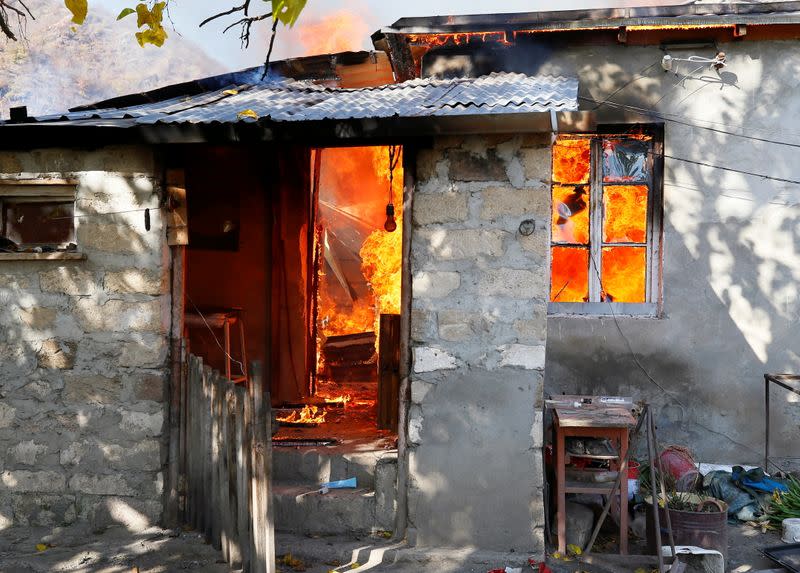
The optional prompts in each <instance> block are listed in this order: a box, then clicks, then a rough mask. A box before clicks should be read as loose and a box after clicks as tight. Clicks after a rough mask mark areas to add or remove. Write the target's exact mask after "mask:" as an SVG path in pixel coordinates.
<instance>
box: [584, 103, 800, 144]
mask: <svg viewBox="0 0 800 573" xmlns="http://www.w3.org/2000/svg"><path fill="white" fill-rule="evenodd" d="M578 99H581V100H584V101H587V102H590V103H596V104H602V105H607V106H610V107H616V108H621V109H629V110H631V111H636V112H639V113H642V114H646V115H652V116H654V117H656V118H658V119H662V120H664V121H668V122H670V123H677V124H680V125H684V126H687V127H694V128H697V129H705V130H707V131H712V132H714V133H720V134H723V135H730V136H733V137H741V138H743V139H749V140H751V141H759V142H762V143H772V144H775V145H785V146H787V147H800V143H792V142H789V141H784V140H780V139H771V138H767V137H756V136H753V135H745V134H744V133H736V132H734V131H728V130H725V129H720V128H716V127H708V126H705V125H698V124H696V123H692V122H691V121H682V120H681V119H675V117H683V116H676V115H674V114H670V113H665V112H659V111H656V110H653V109H647V108H643V107H637V106H633V105H627V104H622V103H617V102H611V101H603V102H600V101H598V100H596V99H593V98H589V97H585V96H578ZM595 109H597V108H595ZM699 121H705V120H699ZM708 123H716V124H718V125H725V124H720V123H719V122H711V121H709V122H708ZM796 135H797V136H798V137H800V134H796Z"/></svg>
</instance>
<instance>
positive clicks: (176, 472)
mask: <svg viewBox="0 0 800 573" xmlns="http://www.w3.org/2000/svg"><path fill="white" fill-rule="evenodd" d="M184 249H185V247H171V249H170V250H171V251H172V253H171V254H172V266H171V271H170V283H171V289H170V290H171V295H172V316H171V322H172V327H171V329H170V342H171V344H170V359H171V363H172V368H171V374H170V384H169V463H168V466H167V487H166V494H167V499H166V507H165V508H164V521H165V523H166V524H167V527H177V525H178V483H179V481H180V458H181V449H180V442H181V393H182V384H181V382H182V380H183V376H182V365H183V353H182V352H181V341H182V339H183V288H184V280H185V273H184V268H185V266H184V253H185V251H184Z"/></svg>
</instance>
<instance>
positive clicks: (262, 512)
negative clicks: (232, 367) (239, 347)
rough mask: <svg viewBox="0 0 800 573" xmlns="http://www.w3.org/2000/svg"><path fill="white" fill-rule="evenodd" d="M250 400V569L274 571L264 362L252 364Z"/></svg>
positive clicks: (255, 572) (252, 572) (258, 572)
mask: <svg viewBox="0 0 800 573" xmlns="http://www.w3.org/2000/svg"><path fill="white" fill-rule="evenodd" d="M251 372H252V375H251V377H250V401H251V403H252V408H253V417H252V422H253V425H252V428H251V430H252V445H251V448H250V451H251V459H252V464H253V467H252V476H251V478H250V484H251V485H250V487H251V498H252V502H251V504H250V514H251V516H250V518H251V520H252V524H253V527H252V540H251V545H250V547H251V549H250V573H274V571H275V535H274V525H273V516H272V513H273V508H272V483H271V482H272V431H271V418H272V414H271V412H270V409H271V408H270V398H269V392H266V391H265V384H264V378H263V376H262V373H261V363H260V362H258V361H255V362H253V363H252V366H251Z"/></svg>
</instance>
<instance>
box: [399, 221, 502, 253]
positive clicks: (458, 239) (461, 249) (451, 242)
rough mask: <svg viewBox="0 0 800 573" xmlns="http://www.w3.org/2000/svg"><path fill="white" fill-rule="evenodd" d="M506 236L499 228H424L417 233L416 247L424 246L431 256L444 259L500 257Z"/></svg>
mask: <svg viewBox="0 0 800 573" xmlns="http://www.w3.org/2000/svg"><path fill="white" fill-rule="evenodd" d="M506 236H507V233H506V232H505V231H500V230H498V229H491V230H483V229H444V228H441V227H439V228H432V229H423V230H421V231H418V232H417V233H416V234H415V241H417V243H416V245H415V249H417V250H419V249H423V248H424V249H426V250H427V253H428V254H429V255H430V256H431V257H433V258H435V259H439V260H443V261H448V260H459V259H474V258H476V257H481V256H484V257H499V256H502V254H503V253H504V251H505V247H504V245H503V239H504V238H505V237H506Z"/></svg>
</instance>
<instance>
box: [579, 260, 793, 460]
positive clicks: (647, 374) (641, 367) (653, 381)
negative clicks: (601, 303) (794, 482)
mask: <svg viewBox="0 0 800 573" xmlns="http://www.w3.org/2000/svg"><path fill="white" fill-rule="evenodd" d="M589 257H590V258H591V259H592V267H593V268H594V272H595V274H596V275H597V280H598V282H599V283H600V291H601V292H605V288H603V279H602V278H601V277H600V271H599V267H598V265H597V261H596V260H595V258H594V255H593V254H592V252H591V249H590V250H589ZM603 300H605V302H607V303H608V308H609V310H610V311H611V316H612V318H613V319H614V325H615V326H616V327H617V331H619V334H620V336H621V337H622V339H623V340H624V341H625V344H626V346H627V347H628V352H629V353H630V355H631V358H632V359H633V362H634V364H636V367H637V368H639V370H641V371H642V373H643V374H644V375H645V377H646V378H647V380H648V381H649V382H650V383H651V384H653V385H654V386H655V387H656V388H658V389H659V390H660V391H661V392H662V393H663V394H664V395H665V396H667V398H669V399H671V400H672V401H673V402H675V403H676V404H678V405H679V406H681V407H683V408H685V409H687V410H689V409H690V408H689V406H688V405H687V404H686V403H685V402H684V401H683V400H681V399H680V398H678V397H677V396H675V395H674V394H673V393H672V392H670V391H669V390H667V389H666V388H665V387H664V386H663V385H662V384H660V383H659V382H658V381H657V380H656V379H655V378H653V376H652V375H651V374H650V372H649V371H648V370H647V368H645V367H644V365H643V364H642V363H641V361H640V360H639V357H638V356H637V355H636V352H635V351H634V350H633V345H632V344H631V341H630V339H629V338H628V337H627V336H626V335H625V332H624V331H623V330H622V326H621V325H620V323H619V319H618V318H617V313H616V312H614V305H613V304H612V302H611V301H610V300H609V299H608V297H603ZM693 423H694V424H695V425H697V426H699V427H701V428H703V429H704V430H706V431H707V432H711V433H712V434H716V435H718V436H721V437H724V438H725V439H727V440H728V441H730V442H731V443H732V444H734V445H737V446H739V447H741V448H744V449H746V450H748V451H750V452H752V453H755V454H758V455H759V456H761V454H762V452H760V451H758V450H756V449H755V448H753V447H751V446H748V445H747V444H743V443H741V442H738V441H736V440H734V439H733V438H731V437H730V436H729V435H727V434H723V433H722V432H719V431H717V430H714V429H712V428H710V427H708V426H706V425H705V424H703V423H702V422H699V421H697V420H694V421H693ZM773 457H777V456H773ZM768 461H769V460H768ZM770 463H772V465H773V466H775V467H776V468H778V469H779V470H781V469H783V468H781V467H780V466H778V465H777V464H776V463H774V462H770ZM764 469H765V470H767V469H768V468H764Z"/></svg>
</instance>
